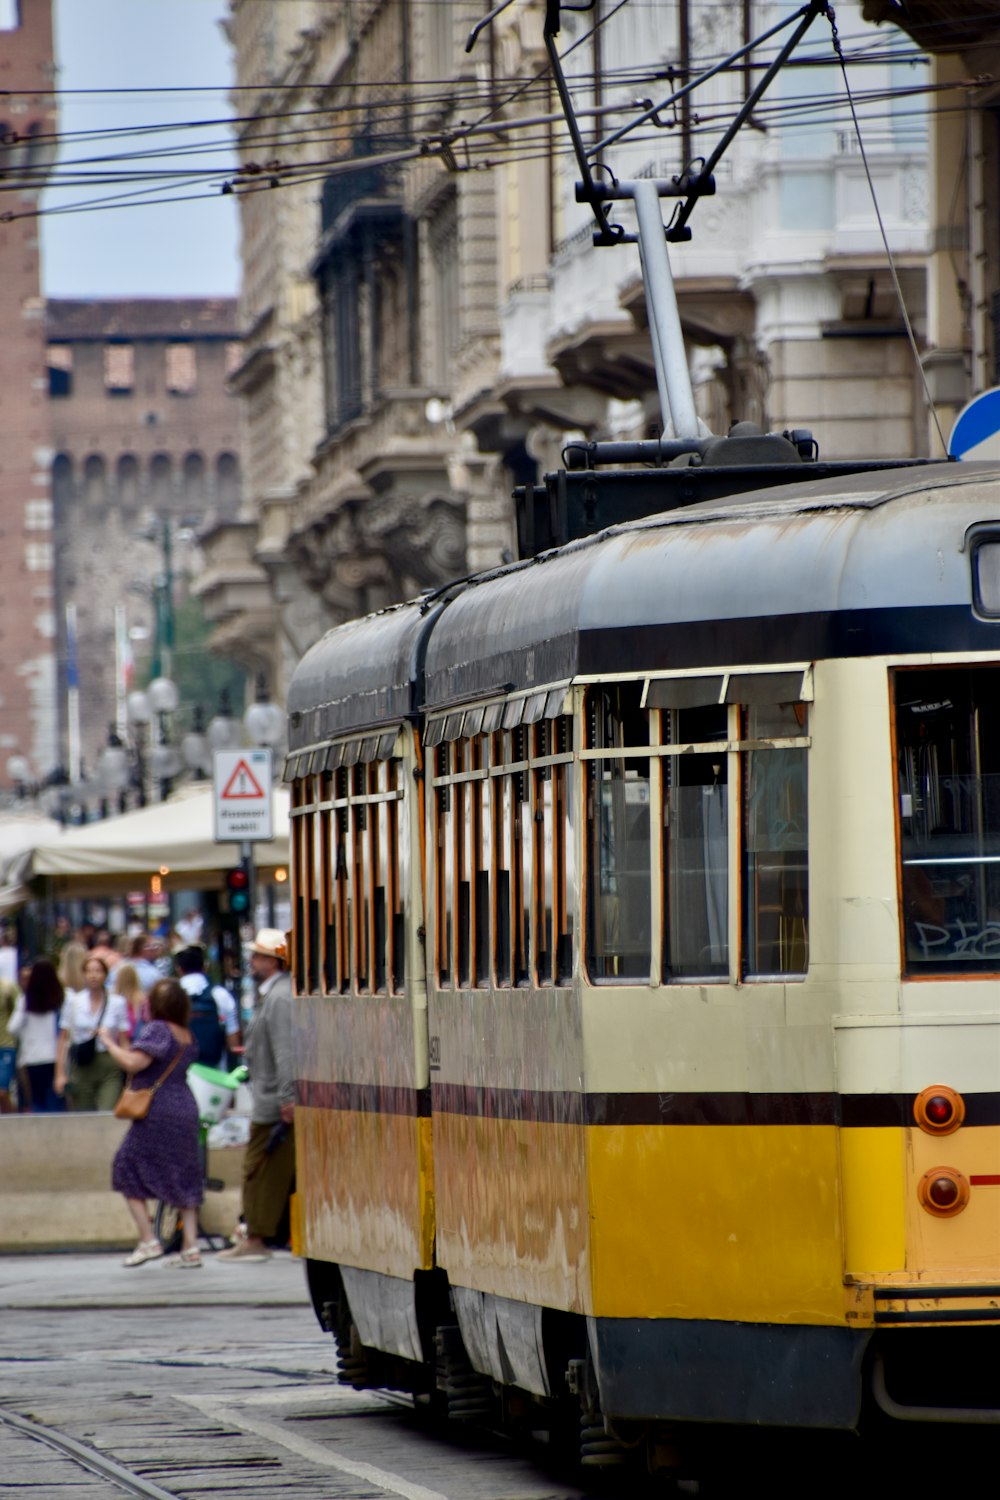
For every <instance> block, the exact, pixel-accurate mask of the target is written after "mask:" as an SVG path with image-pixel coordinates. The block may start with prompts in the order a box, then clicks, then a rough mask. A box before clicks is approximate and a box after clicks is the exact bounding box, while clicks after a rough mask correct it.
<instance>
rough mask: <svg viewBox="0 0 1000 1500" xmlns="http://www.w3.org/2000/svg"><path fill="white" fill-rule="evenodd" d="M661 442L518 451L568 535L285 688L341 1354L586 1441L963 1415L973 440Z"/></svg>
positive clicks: (991, 1390) (298, 980)
mask: <svg viewBox="0 0 1000 1500" xmlns="http://www.w3.org/2000/svg"><path fill="white" fill-rule="evenodd" d="M692 472H693V471H692V470H690V469H685V470H680V471H678V470H676V469H675V470H663V471H646V472H645V474H644V475H643V478H642V481H641V484H642V487H643V494H644V496H645V498H644V499H643V500H641V502H637V503H636V504H635V505H634V507H633V508H634V509H635V510H637V511H641V510H642V509H646V510H648V511H650V512H651V513H649V514H646V515H642V514H639V515H638V517H637V518H636V519H633V520H629V521H627V522H624V523H622V524H610V525H608V524H604V525H603V528H602V529H599V530H594V529H593V527H594V525H595V524H597V523H600V522H601V521H602V518H603V520H604V521H605V522H606V521H607V520H608V518H609V516H610V515H611V514H613V512H614V507H615V504H616V499H619V498H621V499H623V504H624V507H625V510H626V512H628V508H629V506H630V505H633V499H634V491H633V489H631V488H630V487H629V485H628V484H626V483H624V482H623V478H622V474H621V473H616V472H605V473H601V472H600V471H599V470H598V469H596V468H595V469H594V470H593V471H592V472H589V473H584V474H583V475H580V474H577V475H576V476H575V477H573V484H572V485H571V486H570V490H567V476H566V475H565V474H563V475H561V476H552V477H550V479H549V481H548V482H547V489H546V490H545V492H544V493H542V494H541V496H538V495H536V496H534V497H532V496H530V495H529V497H528V511H526V512H525V515H526V517H527V525H528V529H529V530H530V528H531V525H533V524H534V521H537V520H538V517H539V516H543V515H550V516H556V515H558V514H561V515H562V516H563V518H564V519H565V514H566V503H567V494H569V497H570V499H569V504H570V511H572V507H573V504H574V503H575V501H574V500H573V497H574V496H576V497H577V499H579V497H580V496H581V495H582V496H583V501H582V502H581V503H582V504H583V506H584V509H586V511H587V515H588V516H589V518H590V532H591V534H587V535H578V536H576V537H575V539H572V540H568V541H565V542H564V543H563V544H562V545H554V546H551V547H545V546H544V545H543V546H542V547H541V550H536V552H535V555H533V556H530V557H527V558H525V559H524V560H522V561H520V562H515V563H511V564H509V565H507V566H505V567H501V568H498V569H497V570H495V571H493V572H491V573H489V574H484V575H480V576H477V577H474V578H471V579H468V580H465V581H463V582H461V583H457V584H455V585H454V586H453V587H451V588H450V589H446V590H444V591H442V592H440V593H438V594H437V595H434V596H427V597H424V598H422V599H420V600H417V601H414V602H413V603H411V604H407V605H402V606H399V607H397V608H393V609H388V610H386V611H384V612H383V613H380V614H378V615H375V616H372V617H370V618H368V619H365V620H360V621H356V622H353V623H351V624H348V625H345V626H342V627H340V628H338V629H336V630H334V631H332V632H331V633H330V634H328V635H327V636H326V637H325V638H324V639H323V640H322V641H320V642H319V643H318V644H317V645H316V646H315V647H314V648H313V649H312V650H311V651H310V652H309V653H308V654H307V656H306V657H305V658H304V660H303V661H302V663H301V665H300V667H299V669H298V670H297V672H296V674H295V677H294V680H293V683H292V686H291V692H290V699H289V713H290V730H289V746H290V750H289V761H288V768H287V777H288V779H289V780H290V781H291V784H292V789H293V794H292V827H293V848H294V873H293V880H294V942H293V964H294V975H295V986H296V991H297V996H298V998H297V1002H296V1011H297V1017H298V1022H297V1073H298V1084H297V1090H298V1093H297V1110H296V1136H297V1150H298V1237H299V1248H300V1250H301V1253H302V1254H303V1255H304V1256H305V1257H306V1258H307V1263H308V1271H309V1281H310V1287H311V1290H312V1294H313V1298H314V1301H315V1305H316V1308H317V1312H318V1314H319V1315H320V1316H321V1317H322V1318H323V1319H324V1321H325V1322H326V1324H327V1325H328V1326H329V1327H330V1328H331V1330H332V1331H333V1332H334V1334H335V1335H336V1337H337V1341H338V1346H339V1350H340V1355H341V1361H342V1378H344V1379H346V1380H349V1381H352V1382H353V1383H354V1384H356V1385H359V1386H360V1385H365V1384H371V1385H380V1384H381V1385H388V1386H398V1387H403V1388H409V1389H412V1390H414V1391H415V1392H425V1393H427V1394H429V1395H431V1396H433V1397H434V1398H435V1399H438V1400H440V1401H441V1402H442V1403H444V1405H445V1407H446V1409H447V1410H448V1411H449V1413H450V1414H451V1415H453V1416H456V1417H459V1418H475V1417H490V1416H491V1415H495V1414H497V1413H499V1414H500V1415H504V1414H507V1415H511V1414H512V1415H516V1414H518V1413H519V1412H525V1411H527V1412H528V1413H529V1417H528V1420H529V1421H530V1424H531V1425H532V1426H533V1427H540V1426H544V1425H545V1417H544V1414H545V1412H546V1411H549V1412H552V1413H560V1414H561V1415H562V1416H563V1417H565V1416H566V1414H567V1413H570V1414H571V1418H572V1420H575V1421H579V1423H580V1433H581V1438H580V1442H581V1452H582V1455H583V1457H584V1459H585V1460H588V1461H592V1462H595V1463H605V1462H609V1463H610V1462H613V1461H615V1460H616V1459H617V1458H618V1457H620V1456H621V1455H622V1454H623V1453H624V1452H625V1451H628V1452H630V1453H632V1454H635V1453H636V1452H637V1451H638V1452H642V1453H644V1454H646V1455H649V1454H655V1452H656V1448H657V1444H658V1442H660V1441H661V1440H662V1439H663V1438H664V1436H665V1435H666V1434H668V1433H670V1434H676V1433H677V1432H678V1431H683V1429H684V1425H685V1424H687V1423H698V1424H704V1423H724V1424H737V1425H739V1424H752V1425H764V1426H773V1427H798V1428H811V1427H816V1428H828V1429H829V1428H832V1429H851V1428H854V1427H855V1426H856V1425H857V1423H858V1421H859V1416H860V1414H861V1412H862V1408H863V1406H864V1405H865V1403H866V1402H869V1401H870V1402H874V1403H875V1404H876V1405H877V1406H880V1407H881V1408H882V1411H883V1412H884V1413H887V1414H889V1416H896V1417H916V1418H920V1417H922V1416H927V1417H929V1418H931V1419H934V1420H939V1421H940V1420H955V1421H966V1420H970V1412H971V1413H972V1416H973V1419H975V1420H991V1419H996V1418H997V1417H998V1415H1000V1410H998V1409H1000V1388H998V1374H997V1371H998V1368H1000V470H997V469H995V468H992V467H988V466H983V465H968V466H966V465H957V464H942V465H932V466H927V467H908V468H903V467H900V468H896V469H891V468H890V469H886V468H882V469H876V470H874V471H872V472H844V473H840V474H837V473H834V474H833V475H832V476H831V477H826V478H823V479H812V478H810V477H809V475H810V470H809V466H808V465H797V466H789V468H788V469H787V471H786V473H785V474H784V475H782V476H781V478H782V480H783V482H781V483H778V482H777V481H776V480H775V476H774V475H770V476H769V477H765V480H764V482H765V483H766V487H764V488H753V487H752V486H753V484H754V473H753V471H751V472H750V474H749V476H747V475H745V474H744V475H743V477H742V479H741V480H740V487H741V488H742V490H743V491H744V492H743V493H739V494H735V495H734V494H728V495H727V494H718V493H717V494H715V496H714V497H711V491H708V493H709V495H710V497H709V498H699V492H698V489H697V485H696V484H695V485H694V488H693V490H692V489H691V487H690V486H691V484H692V483H693V481H692V479H691V475H692ZM761 473H763V471H761ZM678 475H679V476H680V477H679V478H678ZM668 480H669V484H668ZM588 486H589V489H588ZM671 486H672V487H671ZM678 486H680V488H678ZM658 493H659V494H661V496H662V503H660V504H659V505H658V504H657V499H656V496H657V494H658ZM700 493H701V494H702V496H704V494H705V493H706V492H705V491H704V490H703V491H701V492H700ZM692 496H693V501H692ZM550 502H551V503H550ZM689 502H692V503H689ZM531 505H534V507H535V509H534V512H532V513H529V512H530V507H531ZM546 505H549V510H548V511H546V508H545V507H546ZM560 506H562V511H560V509H559V507H560ZM532 515H533V516H534V520H532ZM595 517H596V522H595ZM524 519H525V517H522V520H524ZM546 524H547V523H546ZM579 529H580V530H587V529H588V528H587V526H581V527H580V528H579ZM543 530H544V527H543ZM564 534H565V533H564ZM556 539H557V540H558V537H557V538H556ZM543 540H544V539H543ZM553 1420H556V1418H555V1417H553Z"/></svg>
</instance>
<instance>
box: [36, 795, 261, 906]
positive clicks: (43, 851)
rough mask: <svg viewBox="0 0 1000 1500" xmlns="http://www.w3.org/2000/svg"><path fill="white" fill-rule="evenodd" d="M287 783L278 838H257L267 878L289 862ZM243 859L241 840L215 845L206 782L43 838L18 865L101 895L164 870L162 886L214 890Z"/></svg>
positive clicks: (70, 892)
mask: <svg viewBox="0 0 1000 1500" xmlns="http://www.w3.org/2000/svg"><path fill="white" fill-rule="evenodd" d="M288 802H289V793H288V789H287V787H280V786H279V787H275V789H274V838H273V839H271V840H270V841H268V842H267V843H264V842H258V843H255V844H254V850H253V853H254V864H255V865H256V867H257V869H258V870H259V872H260V878H261V879H263V880H269V879H270V878H271V876H272V874H273V872H274V870H275V869H276V868H277V867H278V866H283V867H284V868H285V869H287V868H288V857H289V840H288ZM238 859H239V845H238V844H217V843H216V842H215V837H214V815H213V794H212V788H211V787H210V786H207V785H206V784H205V783H204V782H200V783H195V784H193V785H191V786H188V787H184V788H182V789H181V790H180V791H179V792H175V793H174V795H173V796H172V797H169V798H168V799H167V801H166V802H158V803H155V804H154V805H153V806H151V807H142V808H139V809H138V810H137V811H135V812H128V813H122V814H120V815H119V816H118V817H112V818H104V819H102V820H101V821H100V822H97V823H85V824H83V825H82V826H80V827H73V828H66V829H65V830H63V832H61V833H60V834H59V835H58V836H57V837H55V838H53V839H50V840H49V841H47V842H46V843H44V844H41V845H39V846H38V847H37V848H36V849H35V850H34V851H33V853H32V854H31V856H30V859H29V860H25V861H24V862H23V863H22V864H21V865H20V867H19V868H18V869H17V872H16V874H17V878H18V879H19V880H20V881H22V882H24V881H28V880H34V879H36V878H37V877H39V876H44V877H46V878H47V879H49V880H51V882H52V889H53V892H54V894H56V895H59V896H66V897H72V896H102V895H113V894H115V893H116V892H120V891H128V890H138V889H142V888H144V887H145V886H147V885H148V883H149V881H150V879H151V878H152V876H154V875H160V876H161V878H162V880H163V888H164V890H171V889H174V890H190V889H197V890H215V889H219V888H221V886H222V884H223V875H224V872H225V871H226V870H229V869H231V868H232V867H233V865H235V864H236V863H237V861H238Z"/></svg>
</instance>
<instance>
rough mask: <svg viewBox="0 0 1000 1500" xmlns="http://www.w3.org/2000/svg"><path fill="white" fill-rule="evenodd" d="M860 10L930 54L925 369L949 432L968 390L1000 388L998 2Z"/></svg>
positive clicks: (893, 0)
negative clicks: (900, 31) (901, 32)
mask: <svg viewBox="0 0 1000 1500" xmlns="http://www.w3.org/2000/svg"><path fill="white" fill-rule="evenodd" d="M864 15H865V19H866V20H867V21H872V22H875V23H876V24H877V25H879V27H880V29H881V30H882V32H883V33H884V31H885V30H886V28H887V27H888V26H890V25H895V26H898V27H901V28H902V29H903V30H904V31H905V32H907V33H908V34H909V35H910V36H911V37H912V38H913V40H914V41H915V42H916V44H917V45H918V46H920V47H922V48H924V49H925V50H926V51H927V52H928V53H929V54H930V55H931V61H932V78H931V83H932V87H933V90H934V96H933V97H934V107H933V110H932V112H931V135H930V145H931V151H930V161H931V173H930V257H929V263H928V312H927V345H928V347H927V351H926V354H925V355H924V366H925V369H926V371H927V378H928V382H929V384H930V389H931V394H932V396H933V398H934V402H935V405H936V407H937V410H938V417H939V419H940V421H941V424H942V427H943V428H944V432H945V435H946V436H947V435H948V433H949V431H950V428H951V426H952V424H953V422H954V419H955V417H956V415H957V414H958V412H959V411H960V410H961V408H962V407H963V406H964V405H965V403H966V402H967V401H968V400H970V398H971V397H972V396H974V395H978V394H979V393H980V392H982V391H984V390H988V389H989V388H990V387H991V386H995V385H1000V191H998V184H1000V81H998V80H1000V6H998V5H997V4H996V3H995V0H906V3H905V4H903V3H900V0H865V3H864Z"/></svg>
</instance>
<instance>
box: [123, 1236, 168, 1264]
mask: <svg viewBox="0 0 1000 1500" xmlns="http://www.w3.org/2000/svg"><path fill="white" fill-rule="evenodd" d="M162 1254H163V1246H162V1245H161V1244H160V1242H159V1240H140V1241H139V1243H138V1245H136V1247H135V1249H134V1250H133V1251H132V1254H131V1255H126V1257H125V1259H124V1260H123V1261H122V1265H123V1266H144V1265H145V1264H146V1262H147V1260H159V1258H160V1256H161V1255H162Z"/></svg>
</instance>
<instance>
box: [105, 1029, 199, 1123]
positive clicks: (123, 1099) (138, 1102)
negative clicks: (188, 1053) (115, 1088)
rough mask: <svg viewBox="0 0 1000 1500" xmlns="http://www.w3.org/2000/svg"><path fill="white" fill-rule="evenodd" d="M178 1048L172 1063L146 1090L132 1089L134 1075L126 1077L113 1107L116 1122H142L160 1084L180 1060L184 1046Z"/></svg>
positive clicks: (164, 1081) (180, 1045)
mask: <svg viewBox="0 0 1000 1500" xmlns="http://www.w3.org/2000/svg"><path fill="white" fill-rule="evenodd" d="M178 1047H179V1049H180V1050H179V1051H178V1053H177V1055H176V1057H175V1058H174V1060H173V1062H172V1063H171V1064H170V1066H169V1068H165V1069H164V1071H163V1072H162V1073H161V1074H160V1076H159V1078H158V1079H157V1080H156V1082H155V1083H154V1084H151V1085H150V1087H149V1088H148V1089H137V1088H135V1087H133V1077H134V1075H133V1074H132V1073H130V1074H129V1075H128V1083H127V1084H126V1085H125V1087H124V1088H123V1089H122V1091H121V1093H120V1095H119V1096H118V1102H117V1104H116V1105H115V1119H116V1120H144V1119H145V1118H146V1116H147V1115H148V1114H149V1109H150V1105H151V1104H152V1102H153V1095H154V1094H155V1093H156V1090H157V1089H158V1088H159V1087H160V1085H161V1084H162V1083H166V1081H167V1079H168V1078H169V1077H170V1075H171V1073H172V1072H173V1071H174V1069H175V1068H176V1066H177V1064H178V1063H179V1062H180V1060H181V1054H182V1053H183V1051H184V1046H183V1044H182V1043H178Z"/></svg>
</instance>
